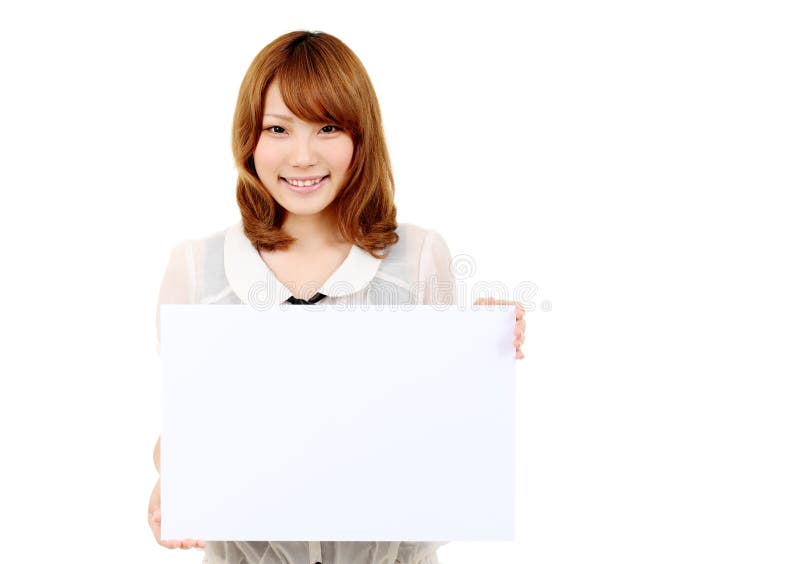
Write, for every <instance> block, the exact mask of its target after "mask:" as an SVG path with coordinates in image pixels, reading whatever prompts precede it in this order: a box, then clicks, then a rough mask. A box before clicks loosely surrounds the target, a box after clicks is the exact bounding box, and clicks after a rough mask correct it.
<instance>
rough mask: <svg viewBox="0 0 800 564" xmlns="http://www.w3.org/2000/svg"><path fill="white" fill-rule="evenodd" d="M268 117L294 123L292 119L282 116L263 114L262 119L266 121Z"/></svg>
mask: <svg viewBox="0 0 800 564" xmlns="http://www.w3.org/2000/svg"><path fill="white" fill-rule="evenodd" d="M268 117H272V118H279V119H283V120H286V121H294V118H292V117H291V116H285V115H283V114H264V119H266V118H268Z"/></svg>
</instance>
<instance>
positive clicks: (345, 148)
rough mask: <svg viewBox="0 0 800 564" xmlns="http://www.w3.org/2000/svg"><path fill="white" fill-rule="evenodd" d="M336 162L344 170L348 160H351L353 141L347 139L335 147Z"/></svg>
mask: <svg viewBox="0 0 800 564" xmlns="http://www.w3.org/2000/svg"><path fill="white" fill-rule="evenodd" d="M335 160H336V164H337V165H338V167H339V168H340V169H342V170H346V169H347V168H348V167H349V166H350V161H352V160H353V141H352V140H350V139H347V140H346V141H344V140H343V141H342V143H341V144H340V145H339V146H337V147H336V156H335Z"/></svg>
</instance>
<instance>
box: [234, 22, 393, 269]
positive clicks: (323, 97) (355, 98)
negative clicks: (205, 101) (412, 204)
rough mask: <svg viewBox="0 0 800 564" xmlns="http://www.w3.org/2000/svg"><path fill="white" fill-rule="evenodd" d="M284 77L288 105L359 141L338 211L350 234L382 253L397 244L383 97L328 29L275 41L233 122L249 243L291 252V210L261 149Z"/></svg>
mask: <svg viewBox="0 0 800 564" xmlns="http://www.w3.org/2000/svg"><path fill="white" fill-rule="evenodd" d="M273 80H277V81H278V84H279V87H280V90H281V96H282V97H283V101H284V103H285V104H286V106H287V107H288V108H289V110H291V112H292V113H293V114H295V115H296V116H298V117H299V118H301V119H304V120H306V121H312V122H326V123H327V122H331V123H333V124H335V125H338V126H339V127H341V128H343V129H344V130H345V131H346V132H347V133H348V134H349V135H350V136H351V137H352V139H353V158H352V160H351V162H350V167H349V168H348V171H347V174H346V177H345V180H344V184H343V186H342V188H341V190H340V191H339V193H338V194H337V197H336V199H335V200H334V201H333V202H331V204H330V205H332V206H335V211H336V217H337V218H338V229H339V233H340V235H341V236H342V237H344V238H345V239H346V240H347V241H349V242H352V243H354V244H356V245H357V246H359V247H360V248H362V249H364V250H365V251H367V252H369V253H370V254H371V255H372V256H374V257H376V258H384V257H385V256H386V252H388V251H386V252H384V253H383V254H382V255H381V254H378V252H377V251H381V250H384V249H387V248H388V247H390V246H392V245H394V244H395V243H397V241H398V239H399V237H398V236H397V234H396V233H395V230H396V229H397V221H396V215H397V208H396V206H395V204H394V178H393V176H392V169H391V166H390V164H389V152H388V150H387V148H386V140H385V139H384V136H383V126H382V125H381V113H380V108H379V106H378V99H377V97H376V96H375V91H374V89H373V88H372V83H371V82H370V80H369V76H368V75H367V71H366V69H364V66H363V65H362V64H361V61H360V60H359V59H358V57H356V55H355V53H353V51H351V50H350V48H349V47H347V45H345V44H344V43H343V42H342V41H341V40H339V39H337V38H336V37H333V36H332V35H329V34H327V33H321V32H310V31H294V32H291V33H287V34H285V35H282V36H280V37H278V38H277V39H275V40H274V41H273V42H272V43H270V44H269V45H267V46H266V47H264V48H263V49H262V50H261V52H259V53H258V55H256V58H255V59H253V62H252V63H251V64H250V68H248V69H247V73H245V76H244V79H243V80H242V86H241V88H240V89H239V99H238V100H237V102H236V111H235V112H234V118H233V156H234V159H235V161H236V168H237V171H238V174H239V178H238V180H237V183H236V200H237V202H238V203H239V209H240V211H241V214H242V224H243V226H244V232H245V234H246V235H247V237H248V239H250V241H251V242H252V243H253V245H254V246H255V247H256V248H257V249H264V250H267V251H272V250H276V249H288V248H289V246H290V245H291V244H292V243H293V242H294V241H295V239H294V238H293V237H291V236H290V235H288V234H287V233H286V232H284V231H282V230H281V225H282V224H283V220H284V218H285V209H284V208H283V207H282V206H281V205H280V204H278V202H276V201H275V199H274V198H272V196H271V195H270V194H269V192H268V191H267V189H266V188H265V187H264V185H263V184H262V183H261V181H260V180H259V178H258V175H257V174H256V169H255V164H254V162H253V152H254V151H255V148H256V144H257V143H258V140H259V137H260V135H261V129H262V119H263V116H264V98H265V95H266V91H267V88H268V87H269V85H270V83H271V82H272V81H273Z"/></svg>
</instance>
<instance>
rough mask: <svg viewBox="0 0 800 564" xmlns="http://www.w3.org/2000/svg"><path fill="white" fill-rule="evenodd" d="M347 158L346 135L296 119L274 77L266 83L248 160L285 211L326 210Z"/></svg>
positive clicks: (350, 155)
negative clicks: (256, 137)
mask: <svg viewBox="0 0 800 564" xmlns="http://www.w3.org/2000/svg"><path fill="white" fill-rule="evenodd" d="M352 158H353V140H352V138H351V137H350V135H349V134H347V133H345V132H344V131H342V130H340V129H339V128H337V127H336V126H335V125H332V124H327V123H311V122H308V121H304V120H302V119H300V118H298V117H297V116H295V115H294V114H293V113H292V112H290V111H289V108H287V107H286V104H284V103H283V97H282V96H281V92H280V88H279V86H278V83H277V81H273V82H272V84H270V86H269V88H268V89H267V94H266V102H265V105H264V120H263V128H262V131H261V137H260V138H259V140H258V144H257V145H256V150H255V152H254V153H253V160H254V162H255V167H256V173H257V174H258V178H259V179H260V180H261V183H262V184H264V186H265V187H266V189H267V190H268V191H269V193H270V194H271V195H272V197H273V198H275V200H277V202H278V203H279V204H280V205H281V206H282V207H283V208H284V209H286V211H287V212H289V213H291V214H297V215H314V214H318V213H320V212H321V211H323V210H324V209H325V208H327V207H328V205H329V204H330V203H331V202H333V201H334V200H335V199H336V195H337V194H338V193H339V190H340V189H341V188H342V184H343V182H344V176H345V173H346V172H347V168H348V167H349V166H350V161H351V159H352Z"/></svg>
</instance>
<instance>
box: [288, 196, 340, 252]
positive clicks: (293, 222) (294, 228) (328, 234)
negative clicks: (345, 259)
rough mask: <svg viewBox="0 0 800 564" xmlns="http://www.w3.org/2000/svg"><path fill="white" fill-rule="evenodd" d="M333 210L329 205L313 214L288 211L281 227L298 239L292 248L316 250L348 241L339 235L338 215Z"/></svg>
mask: <svg viewBox="0 0 800 564" xmlns="http://www.w3.org/2000/svg"><path fill="white" fill-rule="evenodd" d="M332 211H333V210H331V209H330V207H329V208H328V209H325V210H323V211H322V212H320V213H317V214H313V215H296V214H293V213H289V212H287V213H286V218H285V219H284V221H283V225H282V226H281V229H283V230H284V231H285V232H286V233H287V234H289V235H291V236H292V237H294V238H295V239H297V240H296V241H295V242H294V243H293V244H292V248H293V249H296V250H298V251H314V250H318V249H321V248H328V247H333V246H338V245H342V244H344V243H346V241H345V240H344V239H343V238H342V237H341V236H340V235H339V230H338V227H337V224H336V217H335V216H334V215H333V213H331V212H332Z"/></svg>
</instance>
